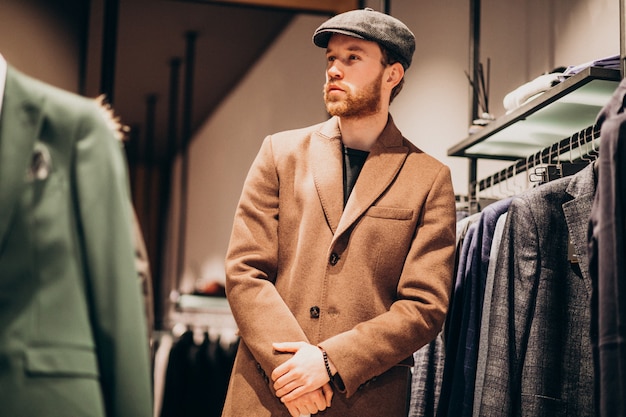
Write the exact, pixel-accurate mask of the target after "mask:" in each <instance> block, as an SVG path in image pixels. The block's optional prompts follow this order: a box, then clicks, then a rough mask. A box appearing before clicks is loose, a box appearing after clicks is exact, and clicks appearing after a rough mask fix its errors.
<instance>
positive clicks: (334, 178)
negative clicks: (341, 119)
mask: <svg viewBox="0 0 626 417" xmlns="http://www.w3.org/2000/svg"><path fill="white" fill-rule="evenodd" d="M315 139H316V140H314V141H313V143H312V145H311V149H312V152H311V164H312V167H313V168H312V169H313V176H314V179H315V187H316V188H317V192H318V195H319V198H320V202H321V204H322V207H323V210H324V214H325V216H326V221H327V222H328V225H329V227H330V228H331V230H332V232H333V234H335V238H336V237H337V236H339V235H340V234H341V233H343V232H344V231H346V230H347V229H349V228H350V227H351V226H352V224H353V223H354V222H355V221H356V220H357V219H358V218H359V217H360V216H361V215H362V214H363V213H365V211H366V210H367V209H368V208H369V207H370V206H371V205H373V204H374V202H375V201H376V200H377V199H378V198H379V197H380V195H381V194H382V193H383V192H384V191H385V190H386V189H387V188H388V187H389V185H390V184H391V182H392V181H393V180H394V178H395V177H396V175H397V173H398V171H399V170H400V168H401V166H402V164H403V163H404V160H405V159H406V155H407V152H408V148H407V147H406V146H404V145H403V143H402V134H401V133H400V131H399V130H398V129H397V128H396V126H395V124H394V123H393V120H392V118H391V116H389V121H388V122H387V126H386V127H385V130H383V133H382V134H381V136H380V138H379V139H378V140H377V141H376V143H375V144H374V146H373V147H372V150H371V151H370V154H369V156H368V158H367V161H366V162H365V165H364V166H363V169H362V170H361V173H360V174H359V179H358V181H357V182H356V184H355V186H354V189H353V190H352V193H351V194H350V198H349V199H348V202H347V204H346V207H345V209H344V207H343V154H342V147H341V132H340V130H339V124H338V120H337V118H332V119H330V120H329V121H328V122H326V123H324V124H323V125H322V127H321V129H320V130H319V131H318V132H316V133H315ZM329 155H330V156H331V157H330V158H329Z"/></svg>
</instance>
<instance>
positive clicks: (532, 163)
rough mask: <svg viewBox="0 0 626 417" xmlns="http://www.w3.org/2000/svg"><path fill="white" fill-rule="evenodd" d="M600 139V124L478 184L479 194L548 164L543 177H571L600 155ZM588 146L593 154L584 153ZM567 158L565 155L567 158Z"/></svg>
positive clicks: (524, 159)
mask: <svg viewBox="0 0 626 417" xmlns="http://www.w3.org/2000/svg"><path fill="white" fill-rule="evenodd" d="M599 137H600V129H599V127H598V126H597V125H593V126H589V127H587V128H585V129H582V130H580V131H579V132H576V133H574V134H573V135H572V136H570V137H568V138H565V139H562V140H561V141H559V142H556V143H554V144H552V145H550V146H548V147H546V148H544V149H542V150H540V151H539V152H537V153H535V154H532V155H529V156H528V157H527V158H522V159H519V160H518V161H517V162H516V163H514V164H513V165H510V166H509V167H507V168H505V169H503V170H501V171H499V172H496V173H494V174H492V175H490V176H489V177H487V178H485V179H482V180H480V181H478V183H477V188H478V190H479V191H482V190H485V189H487V188H490V187H493V186H494V185H496V184H499V183H501V182H503V181H506V180H508V179H510V178H513V177H515V176H516V175H518V174H521V173H523V172H527V171H530V169H531V168H535V167H538V166H541V165H547V169H546V170H545V171H544V172H542V173H540V174H539V175H558V176H563V174H568V173H569V171H568V168H570V167H571V168H573V169H574V170H577V168H578V166H580V165H581V163H582V164H583V165H586V163H587V162H589V160H588V159H586V157H587V156H591V157H593V153H594V152H597V150H598V147H597V145H596V144H595V141H596V139H598V138H599ZM588 144H591V152H583V150H582V147H583V146H585V145H588ZM577 148H578V149H579V152H578V154H577V155H576V156H574V150H575V149H577ZM563 156H565V158H564V157H563ZM551 178H552V177H551Z"/></svg>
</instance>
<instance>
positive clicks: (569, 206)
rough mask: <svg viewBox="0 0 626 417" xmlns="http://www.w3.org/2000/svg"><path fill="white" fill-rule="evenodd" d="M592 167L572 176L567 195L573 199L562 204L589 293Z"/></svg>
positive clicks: (593, 190) (593, 184)
mask: <svg viewBox="0 0 626 417" xmlns="http://www.w3.org/2000/svg"><path fill="white" fill-rule="evenodd" d="M595 188H596V187H595V180H594V173H593V166H592V164H590V165H589V166H588V167H586V168H585V169H583V170H582V171H580V172H579V173H578V174H576V175H574V176H573V177H572V179H571V181H570V183H569V185H568V186H567V189H566V191H567V193H568V194H570V195H571V196H572V197H573V199H572V200H570V201H567V202H566V203H564V204H563V213H564V215H565V221H566V222H567V229H568V230H569V234H570V241H571V244H572V245H573V246H574V249H575V252H576V254H577V255H578V259H579V262H580V269H581V271H582V274H583V279H584V281H585V285H586V286H587V289H588V290H589V292H590V293H591V277H590V276H589V272H588V271H589V259H588V257H587V230H588V227H589V216H590V215H591V208H592V205H593V198H594V193H595Z"/></svg>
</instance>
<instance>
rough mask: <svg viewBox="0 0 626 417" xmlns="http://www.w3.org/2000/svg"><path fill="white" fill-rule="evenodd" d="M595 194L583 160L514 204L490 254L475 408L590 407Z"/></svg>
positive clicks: (588, 410) (556, 410)
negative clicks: (590, 232)
mask: <svg viewBox="0 0 626 417" xmlns="http://www.w3.org/2000/svg"><path fill="white" fill-rule="evenodd" d="M594 192H595V183H594V173H593V168H592V165H589V166H588V167H586V168H585V169H583V170H582V171H580V172H579V173H578V174H576V175H574V176H571V177H565V178H561V179H558V180H554V181H552V182H550V183H547V184H544V185H542V186H540V187H538V188H535V189H532V190H530V191H527V192H525V193H523V194H521V195H519V196H518V197H515V198H514V199H513V201H512V202H511V205H510V207H509V210H508V214H507V220H506V225H505V230H504V234H503V236H502V241H501V243H500V251H499V253H498V259H497V261H496V262H497V264H496V273H495V276H494V288H493V295H492V301H491V312H490V317H489V318H490V320H489V340H488V345H489V346H488V352H487V358H486V370H485V376H484V384H483V388H482V400H481V403H480V412H479V415H480V416H490V417H496V416H497V417H503V416H506V417H515V416H528V417H531V416H532V417H541V416H545V417H558V416H569V417H577V416H579V417H586V416H591V415H593V360H592V350H591V341H590V338H589V326H590V299H591V280H590V276H589V272H588V271H589V264H588V258H587V250H586V244H587V224H588V219H589V215H590V213H591V205H592V202H593V198H594ZM570 239H571V242H572V244H573V247H571V248H570V246H569V241H570ZM570 249H571V253H570ZM572 254H575V255H576V257H574V256H572ZM570 259H571V260H573V261H575V262H572V261H571V260H570Z"/></svg>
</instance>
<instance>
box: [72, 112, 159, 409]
mask: <svg viewBox="0 0 626 417" xmlns="http://www.w3.org/2000/svg"><path fill="white" fill-rule="evenodd" d="M82 111H84V113H83V115H82V116H83V117H82V118H81V120H82V121H81V125H80V126H79V128H78V132H77V142H76V144H75V154H74V163H73V166H74V173H73V177H74V184H73V186H74V188H75V191H74V195H75V201H74V203H75V205H76V206H77V208H76V210H77V213H78V227H79V234H80V236H81V241H82V249H83V257H84V259H85V262H84V269H85V276H86V289H87V293H88V300H89V302H90V314H91V322H92V329H93V332H94V339H95V341H96V349H97V353H98V361H99V366H100V375H101V383H102V388H103V395H104V399H105V407H106V411H107V415H108V416H133V417H150V416H152V400H151V385H150V384H151V383H150V368H149V357H148V356H149V353H148V352H149V348H148V340H147V329H146V320H145V317H144V313H143V311H142V306H143V302H142V299H141V292H140V288H139V285H138V280H137V270H136V268H135V264H134V241H133V235H132V233H133V228H132V217H131V216H132V212H131V199H130V195H129V187H128V178H127V171H126V162H125V159H124V157H123V153H122V148H121V143H120V141H119V140H117V138H116V137H115V135H114V132H113V130H112V129H111V128H110V126H109V125H108V124H107V120H106V118H105V117H103V115H102V112H101V111H100V109H99V108H98V107H97V105H96V104H95V102H94V103H88V104H87V105H85V106H84V107H83V109H82Z"/></svg>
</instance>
